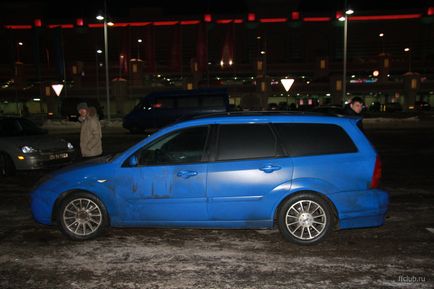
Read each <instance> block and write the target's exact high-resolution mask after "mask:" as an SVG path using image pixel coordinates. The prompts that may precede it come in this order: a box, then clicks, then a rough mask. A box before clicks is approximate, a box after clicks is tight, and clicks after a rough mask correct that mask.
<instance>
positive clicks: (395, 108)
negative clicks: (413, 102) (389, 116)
mask: <svg viewBox="0 0 434 289" xmlns="http://www.w3.org/2000/svg"><path fill="white" fill-rule="evenodd" d="M402 110H403V108H402V105H401V103H399V102H387V103H386V104H385V105H384V111H385V112H401V111H402Z"/></svg>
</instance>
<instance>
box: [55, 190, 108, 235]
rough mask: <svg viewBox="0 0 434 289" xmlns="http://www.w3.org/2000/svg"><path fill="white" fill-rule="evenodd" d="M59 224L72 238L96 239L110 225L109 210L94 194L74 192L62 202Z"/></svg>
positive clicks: (58, 216) (63, 231) (58, 215)
mask: <svg viewBox="0 0 434 289" xmlns="http://www.w3.org/2000/svg"><path fill="white" fill-rule="evenodd" d="M57 224H58V227H59V229H60V230H61V231H62V233H64V234H65V235H66V236H68V237H69V238H70V239H72V240H78V241H83V240H90V239H94V238H96V237H98V236H100V235H102V234H103V233H104V232H105V230H106V229H107V227H108V215H107V210H106V208H105V206H104V204H103V203H102V202H101V201H100V200H99V199H98V198H97V197H95V196H94V195H92V194H89V193H86V192H76V193H72V194H70V195H68V196H67V197H65V198H64V199H63V200H62V201H61V202H60V206H59V210H58V214H57Z"/></svg>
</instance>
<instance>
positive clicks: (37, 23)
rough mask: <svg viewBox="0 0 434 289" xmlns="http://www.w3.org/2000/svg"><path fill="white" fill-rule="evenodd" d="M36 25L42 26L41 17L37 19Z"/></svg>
mask: <svg viewBox="0 0 434 289" xmlns="http://www.w3.org/2000/svg"><path fill="white" fill-rule="evenodd" d="M34 23H35V27H42V21H41V19H35V22H34Z"/></svg>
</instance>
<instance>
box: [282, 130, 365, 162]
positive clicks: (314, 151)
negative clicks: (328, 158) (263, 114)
mask: <svg viewBox="0 0 434 289" xmlns="http://www.w3.org/2000/svg"><path fill="white" fill-rule="evenodd" d="M275 127H276V128H277V131H278V133H279V136H280V138H281V140H282V144H283V146H284V148H285V149H286V152H287V153H288V154H289V155H290V156H292V157H300V156H313V155H323V154H342V153H353V152H357V147H356V146H355V145H354V143H353V141H352V140H351V138H350V137H349V136H348V135H347V133H346V132H345V131H344V129H342V128H341V127H340V126H338V125H334V124H314V123H313V124H310V123H291V124H286V123H285V124H276V125H275Z"/></svg>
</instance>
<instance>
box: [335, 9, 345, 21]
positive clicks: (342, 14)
mask: <svg viewBox="0 0 434 289" xmlns="http://www.w3.org/2000/svg"><path fill="white" fill-rule="evenodd" d="M341 17H344V12H343V11H336V19H339V18H341Z"/></svg>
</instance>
